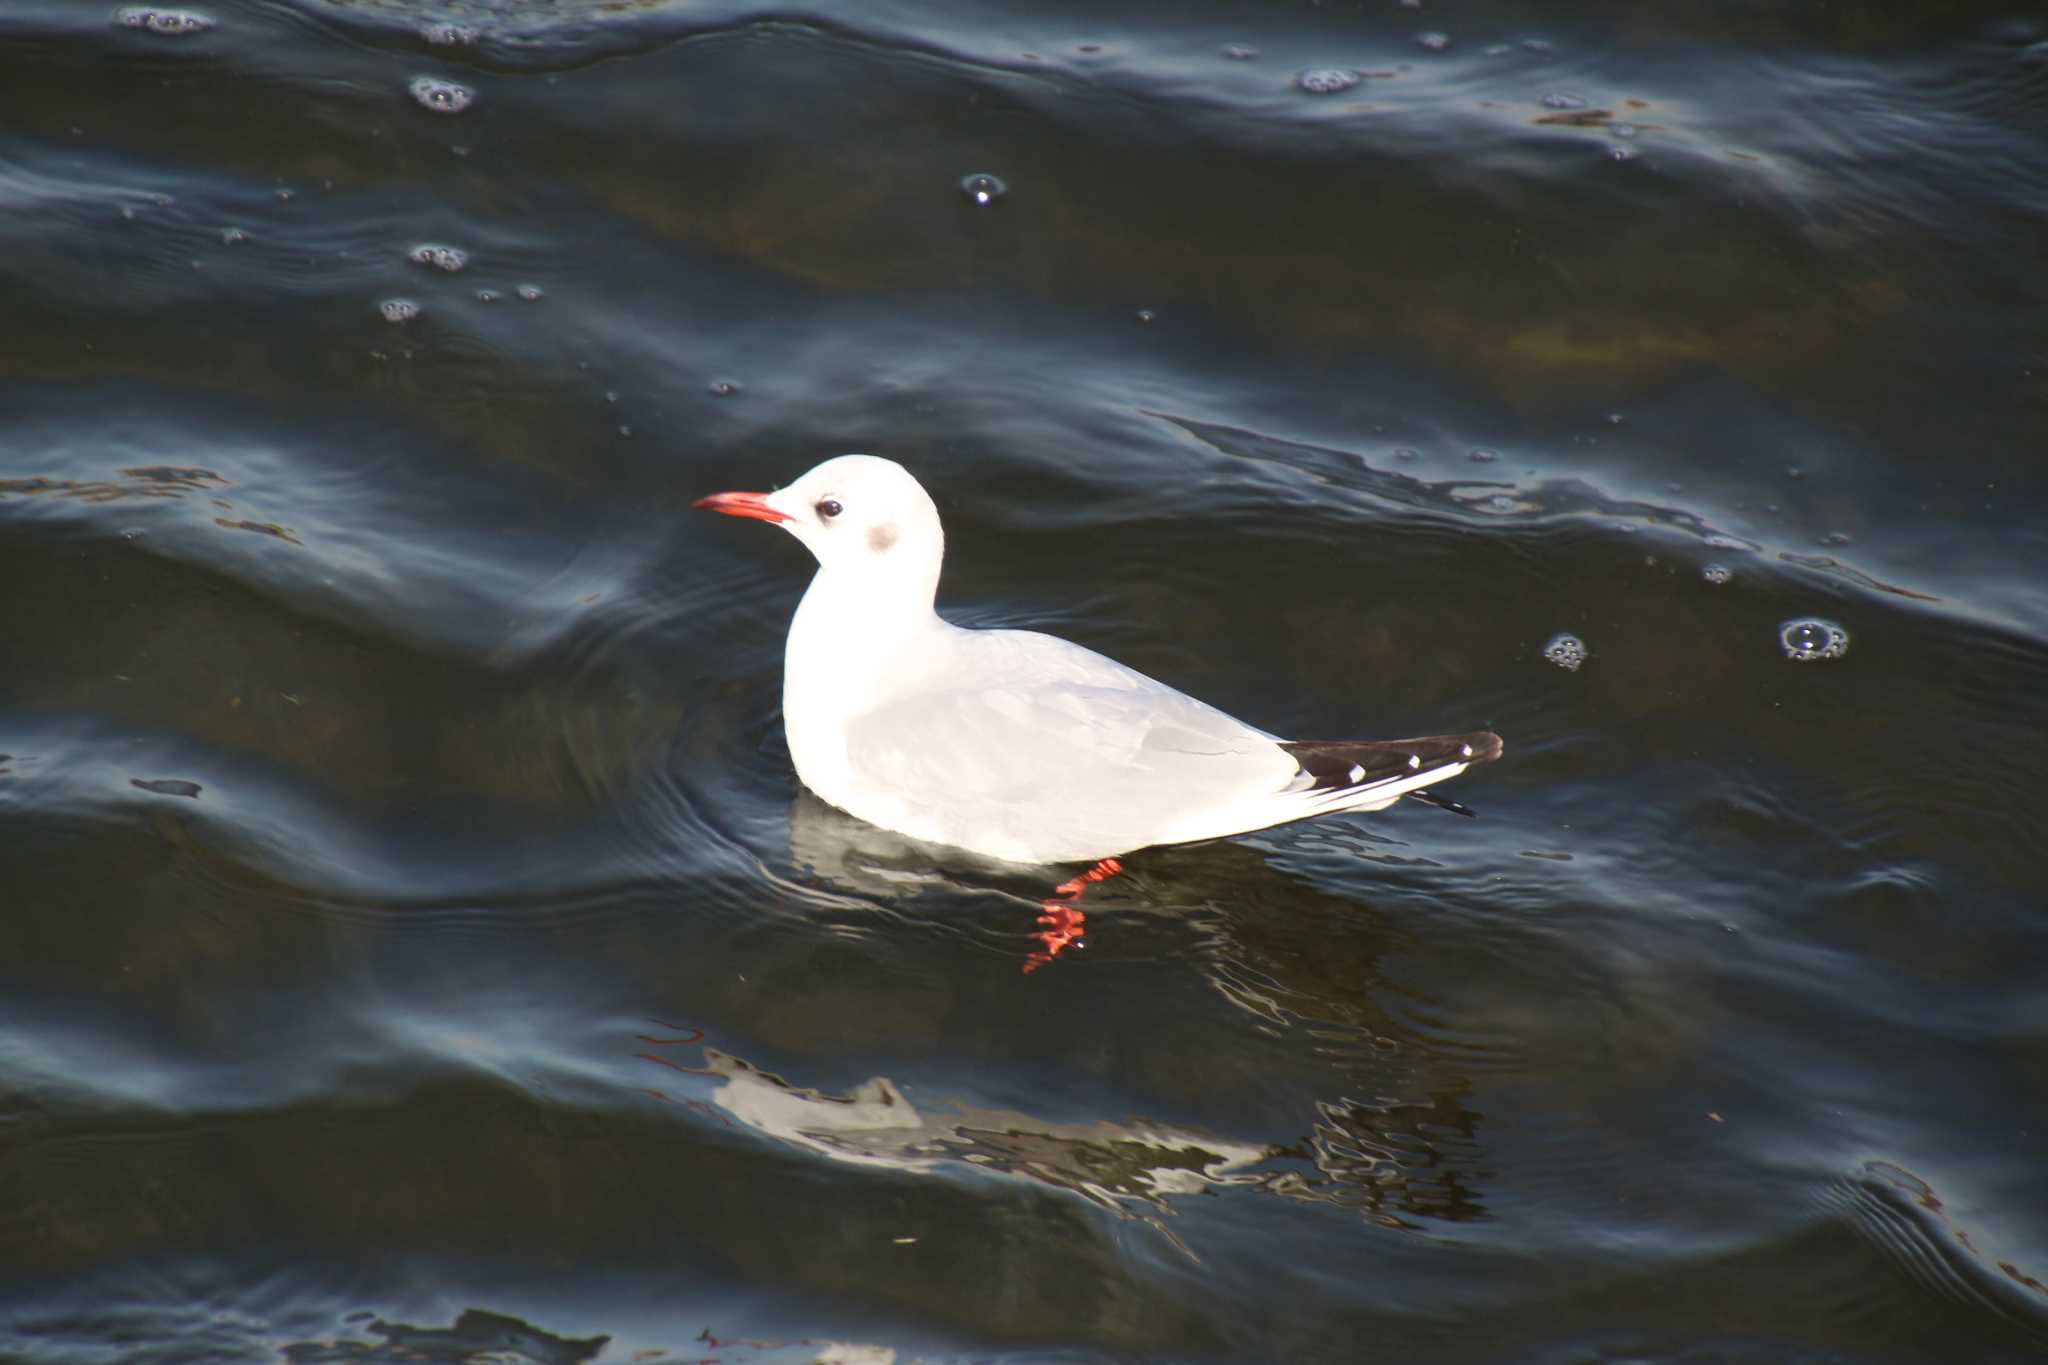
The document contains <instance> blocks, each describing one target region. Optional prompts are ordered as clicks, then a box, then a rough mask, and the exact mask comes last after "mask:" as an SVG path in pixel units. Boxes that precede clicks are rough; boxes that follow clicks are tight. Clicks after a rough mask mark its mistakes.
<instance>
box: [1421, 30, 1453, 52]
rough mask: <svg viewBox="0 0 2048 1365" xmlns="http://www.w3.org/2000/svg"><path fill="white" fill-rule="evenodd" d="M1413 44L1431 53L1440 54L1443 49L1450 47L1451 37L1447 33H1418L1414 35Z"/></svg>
mask: <svg viewBox="0 0 2048 1365" xmlns="http://www.w3.org/2000/svg"><path fill="white" fill-rule="evenodd" d="M1415 44H1416V46H1418V47H1421V48H1425V49H1427V50H1428V51H1431V52H1442V51H1443V50H1444V49H1445V48H1447V47H1449V46H1450V45H1451V35H1450V34H1448V33H1434V32H1432V33H1418V34H1416V35H1415Z"/></svg>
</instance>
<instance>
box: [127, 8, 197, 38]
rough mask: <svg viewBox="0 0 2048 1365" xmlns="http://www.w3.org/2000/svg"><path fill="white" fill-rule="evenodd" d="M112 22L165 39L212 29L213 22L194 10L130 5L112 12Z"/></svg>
mask: <svg viewBox="0 0 2048 1365" xmlns="http://www.w3.org/2000/svg"><path fill="white" fill-rule="evenodd" d="M114 22H115V23H117V24H119V25H120V26H121V27H122V28H139V29H141V30H142V31H143V32H144V33H156V34H161V35H162V36H164V37H166V38H183V37H185V36H187V35H188V34H193V33H204V32H206V30H208V29H210V28H212V27H213V20H212V19H209V18H208V17H207V16H205V15H204V14H200V13H198V12H197V11H196V10H189V9H152V8H150V7H149V6H147V5H130V6H128V7H127V8H126V9H119V10H116V11H114Z"/></svg>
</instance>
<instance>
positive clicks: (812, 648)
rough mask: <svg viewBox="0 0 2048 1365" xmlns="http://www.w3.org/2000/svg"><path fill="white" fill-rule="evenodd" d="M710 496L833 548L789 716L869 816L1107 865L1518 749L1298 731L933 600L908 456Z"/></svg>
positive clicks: (1384, 793) (793, 654) (798, 647)
mask: <svg viewBox="0 0 2048 1365" xmlns="http://www.w3.org/2000/svg"><path fill="white" fill-rule="evenodd" d="M694 506H697V507H700V508H705V509H707V510H709V511H713V512H723V513H725V514H726V515H728V516H735V517H752V518H755V519H757V520H760V521H767V522H773V523H775V524H776V525H778V526H780V527H781V528H782V529H783V530H785V531H787V532H789V533H790V534H791V535H793V536H795V537H796V538H797V539H798V540H800V541H802V542H803V543H804V545H805V547H806V548H807V549H809V550H810V552H811V553H812V554H813V555H815V556H816V557H817V560H818V572H817V574H816V576H814V577H813V578H812V579H811V586H810V588H809V589H808V590H807V591H806V592H805V593H804V596H803V601H802V602H800V603H799V604H798V605H797V609H796V615H795V617H794V618H793V619H792V620H791V621H790V625H789V641H788V645H787V649H786V651H785V654H784V658H783V678H782V721H783V727H784V731H785V733H786V734H787V736H788V740H789V756H790V759H791V761H792V762H793V763H794V764H795V765H796V772H797V776H798V777H799V778H800V779H802V781H803V783H804V785H805V786H807V787H809V788H810V789H811V790H812V791H814V792H816V793H817V794H818V795H819V796H820V797H822V798H824V799H825V800H826V801H828V802H830V803H831V804H832V805H835V806H837V807H839V808H840V809H841V810H844V811H846V812H847V813H848V814H851V815H855V816H858V817H859V818H861V819H862V820H866V821H867V822H869V823H870V824H875V825H880V826H881V827H883V828H884V829H890V830H894V831H896V832H898V833H900V834H908V835H910V836H912V837H914V838H917V839H922V840H926V841H928V842H931V843H937V844H950V845H953V846H954V847H957V848H963V849H967V850H969V851H970V852H973V853H977V854H981V855H983V856H985V857H990V858H998V859H1003V860H1006V861H1010V862H1017V863H1067V862H1090V861H1096V860H1099V859H1107V858H1110V857H1112V856H1113V855H1115V854H1120V853H1127V852H1129V851H1131V850H1133V849H1138V848H1147V847H1150V846H1152V845H1155V844H1181V843H1189V842H1192V841H1195V840H1202V839H1216V838H1222V837H1224V836H1226V835H1232V834H1243V833H1247V832H1249V831H1251V830H1257V829H1265V828H1268V827H1270V826H1273V825H1282V824H1286V823H1288V822H1290V821H1293V820H1301V819H1306V818H1308V817H1310V816H1314V815H1324V814H1328V813H1330V812H1333V811H1346V810H1378V809H1380V808H1382V807H1384V806H1389V805H1392V804H1393V803H1394V802H1395V801H1397V800H1399V799H1400V798H1401V797H1403V796H1410V795H1419V796H1420V799H1422V800H1425V801H1428V802H1430V803H1431V804H1433V805H1439V806H1444V807H1446V808H1448V809H1451V810H1456V811H1459V812H1460V813H1462V814H1470V812H1468V811H1464V810H1463V808H1462V807H1459V806H1457V805H1455V804H1454V803H1451V802H1448V801H1443V800H1441V799H1439V798H1436V797H1434V796H1430V795H1422V789H1423V788H1425V787H1428V786H1429V785H1431V784H1432V783H1436V782H1442V781H1444V780H1445V779H1446V778H1451V777H1456V776H1457V775H1458V774H1459V773H1461V772H1463V771H1465V769H1466V767H1467V766H1468V765H1470V764H1473V763H1486V762H1490V761H1491V760H1493V759H1496V758H1498V757H1500V753H1501V741H1500V736H1498V735H1495V734H1492V733H1490V732H1487V731H1476V732H1473V733H1470V734H1462V735H1435V736H1431V737H1428V738H1424V739H1401V740H1377V741H1375V740H1357V741H1351V740H1345V741H1322V740H1294V741H1289V740H1282V739H1279V738H1277V737H1276V736H1273V735H1270V734H1267V733H1266V732H1265V731H1263V730H1259V729H1256V728H1254V727H1252V726H1250V725H1247V724H1245V723H1244V722H1243V721H1241V720H1237V719H1235V718H1234V717H1231V716H1229V715H1226V714H1225V713H1223V712H1222V711H1219V710H1217V709H1216V708H1215V707H1213V706H1210V705H1208V704H1207V703H1205V702H1200V701H1197V700H1195V699H1194V698H1193V697H1190V696H1188V695H1186V694H1185V693H1182V692H1178V691H1175V690H1174V689H1173V688H1171V687H1168V686H1167V685H1166V684H1164V683H1161V682H1157V681H1155V680H1153V679H1151V678H1148V677H1146V676H1145V675H1144V674H1142V673H1139V672H1137V671H1136V670H1135V669H1130V668H1126V667H1125V666H1124V665H1122V664H1120V663H1118V662H1116V661H1115V660H1114V659H1110V658H1106V657H1104V656H1103V655H1101V654H1097V653H1096V652H1095V651H1093V650H1091V649H1085V648H1083V647H1082V646H1080V645H1077V644H1073V643H1071V642H1069V641H1066V640H1062V639H1060V638H1058V637H1057V636H1053V635H1044V634H1040V633H1039V632H1036V631H1028V630H971V629H966V628H963V627H960V626H956V625H953V624H952V623H950V622H948V621H946V620H945V619H943V618H942V617H940V616H939V614H938V613H937V611H935V610H934V609H933V602H934V599H935V598H936V597H937V595H938V587H939V563H940V560H941V559H942V558H943V556H944V553H945V535H944V533H943V532H942V531H941V530H940V528H939V513H938V509H937V508H936V507H935V506H933V504H932V500H931V497H930V495H929V494H927V493H926V492H925V491H924V488H923V486H922V485H921V484H919V483H918V481H917V480H916V479H915V478H913V477H911V474H910V471H908V470H906V469H905V468H903V466H901V465H899V464H897V463H895V462H894V461H893V460H884V459H880V458H878V457H876V456H873V455H841V456H839V457H837V458H836V459H831V460H827V461H825V462H824V463H823V464H821V465H819V466H817V467H816V468H815V469H813V470H811V471H810V472H809V473H807V474H805V475H804V476H803V477H802V478H800V479H798V480H797V481H796V482H795V483H793V484H791V485H789V486H788V487H787V488H783V489H780V490H778V491H776V492H773V493H713V494H712V495H710V496H709V497H705V498H701V499H699V500H698V501H697V502H696V503H695V504H694Z"/></svg>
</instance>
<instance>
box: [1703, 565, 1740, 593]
mask: <svg viewBox="0 0 2048 1365" xmlns="http://www.w3.org/2000/svg"><path fill="white" fill-rule="evenodd" d="M1700 577H1701V578H1704V579H1706V580H1707V581H1708V582H1709V583H1712V584H1713V585H1714V586H1715V587H1717V588H1718V587H1720V586H1721V585H1722V584H1723V583H1726V582H1727V581H1728V580H1729V579H1731V578H1733V577H1735V575H1734V574H1733V573H1732V572H1730V570H1729V568H1728V566H1727V565H1726V564H1709V565H1707V567H1706V568H1704V569H1701V570H1700Z"/></svg>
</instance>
